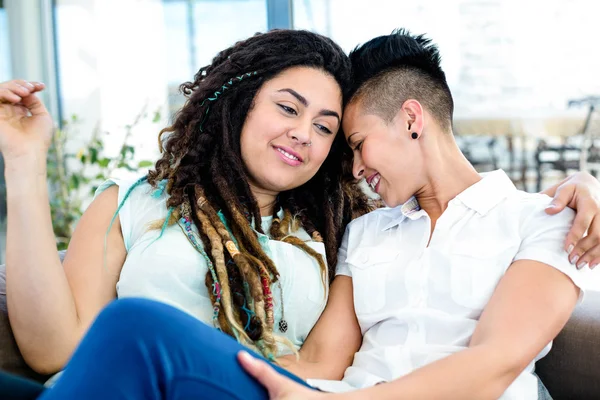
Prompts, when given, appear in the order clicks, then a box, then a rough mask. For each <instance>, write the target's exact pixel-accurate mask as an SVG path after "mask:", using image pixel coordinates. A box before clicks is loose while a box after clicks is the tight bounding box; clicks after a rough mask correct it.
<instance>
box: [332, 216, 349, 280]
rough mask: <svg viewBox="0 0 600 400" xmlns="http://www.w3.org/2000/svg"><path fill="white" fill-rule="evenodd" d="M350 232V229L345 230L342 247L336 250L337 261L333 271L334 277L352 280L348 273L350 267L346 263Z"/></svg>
mask: <svg viewBox="0 0 600 400" xmlns="http://www.w3.org/2000/svg"><path fill="white" fill-rule="evenodd" d="M349 231H350V227H349V226H348V227H347V228H346V232H345V233H344V238H343V239H342V245H341V246H340V249H339V250H338V259H337V266H336V269H335V275H336V276H337V275H345V276H349V277H350V278H352V272H350V267H349V266H348V262H347V261H346V259H347V258H348V234H349Z"/></svg>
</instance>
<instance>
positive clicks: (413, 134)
mask: <svg viewBox="0 0 600 400" xmlns="http://www.w3.org/2000/svg"><path fill="white" fill-rule="evenodd" d="M410 137H411V138H413V139H418V138H419V134H418V133H417V132H413V133H412V134H411V135H410Z"/></svg>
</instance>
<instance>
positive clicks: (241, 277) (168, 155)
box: [147, 30, 374, 359]
mask: <svg viewBox="0 0 600 400" xmlns="http://www.w3.org/2000/svg"><path fill="white" fill-rule="evenodd" d="M292 67H309V68H314V69H316V70H319V71H322V72H325V73H326V74H328V75H330V76H332V77H333V78H334V79H335V80H336V82H337V83H338V85H339V86H340V90H341V91H342V96H343V98H344V100H345V99H346V98H347V92H346V90H347V89H348V88H349V87H350V78H351V70H350V61H349V58H348V56H347V55H346V54H345V53H344V52H343V50H342V49H341V48H340V47H339V46H338V45H337V44H335V43H334V42H333V41H332V40H330V39H329V38H326V37H324V36H321V35H318V34H315V33H311V32H308V31H294V30H273V31H270V32H268V33H264V34H257V35H255V36H253V37H251V38H249V39H247V40H243V41H240V42H237V43H235V44H234V45H233V46H232V47H230V48H228V49H226V50H224V51H222V52H220V53H219V54H217V56H216V57H215V58H214V59H213V60H212V62H211V63H210V65H207V66H205V67H203V68H201V69H200V70H199V71H198V73H197V74H196V75H195V77H194V80H193V81H192V82H186V83H184V84H182V85H181V87H180V89H181V91H182V92H183V94H184V95H185V96H186V97H187V100H186V103H185V105H184V106H183V108H182V109H181V110H180V111H179V112H178V113H177V114H176V116H175V119H174V123H173V125H172V126H170V127H167V128H165V129H163V130H162V131H161V134H160V136H159V146H160V148H161V152H162V156H161V158H160V159H159V160H158V161H157V163H156V165H155V167H154V169H153V170H151V171H150V172H149V174H148V176H147V181H148V183H149V184H150V185H151V186H153V187H154V188H159V189H160V188H161V187H162V188H164V190H166V192H167V194H168V195H169V197H168V200H167V204H166V206H167V208H168V209H169V213H168V217H167V218H166V220H165V221H163V222H162V223H160V222H159V223H158V224H157V225H156V226H155V227H158V228H159V229H160V227H161V226H162V229H163V230H164V229H165V227H167V226H169V225H173V224H176V223H178V222H179V221H182V218H183V220H184V221H187V222H186V224H187V225H185V226H186V229H187V231H186V232H187V233H188V237H189V236H190V235H191V233H190V232H191V229H189V228H190V226H195V227H196V228H197V231H198V236H199V238H200V239H201V246H202V248H203V250H204V252H205V257H206V260H207V264H208V266H209V271H208V273H207V275H206V288H207V289H208V292H209V294H210V296H211V298H212V301H213V304H214V305H215V317H214V319H215V322H216V325H217V327H218V328H220V329H221V330H222V331H224V332H226V333H228V334H230V335H232V336H233V337H235V338H236V339H237V340H238V341H240V342H241V343H242V344H245V345H248V346H250V347H253V348H255V349H257V350H259V351H260V352H261V353H262V354H263V355H265V356H266V357H268V358H270V359H273V355H274V354H276V351H277V342H282V341H284V340H283V339H282V338H281V337H277V335H276V334H275V333H274V330H273V320H274V316H273V297H272V293H271V291H270V286H271V284H272V283H274V282H276V281H277V280H278V278H279V272H278V270H277V266H276V265H275V264H274V263H273V261H272V260H271V259H270V258H269V257H268V255H267V254H266V253H265V251H264V250H263V248H262V247H261V245H260V243H259V240H258V237H257V235H256V233H255V231H254V230H256V231H257V232H261V233H264V232H262V228H261V214H260V210H259V207H258V204H257V202H256V199H255V198H254V196H253V194H252V192H251V190H250V186H249V183H248V175H247V172H246V168H245V166H244V163H243V162H242V157H241V149H240V136H241V132H242V127H243V125H244V122H245V121H246V117H247V116H248V113H249V112H250V111H251V110H252V105H253V101H254V98H255V96H256V94H257V92H258V91H259V90H260V88H261V87H262V86H263V85H264V84H265V83H266V82H267V81H269V80H270V79H273V78H274V77H276V76H277V75H279V74H280V73H282V72H283V71H285V70H286V69H288V68H292ZM346 147H347V145H346V144H345V141H344V136H343V135H342V134H339V133H338V135H337V136H336V138H335V140H334V143H333V145H332V148H331V151H330V153H329V155H328V156H327V158H326V160H325V162H324V163H323V165H322V167H321V168H320V169H319V171H318V172H317V174H316V175H315V176H314V177H313V178H312V179H310V180H309V181H308V182H307V183H305V184H304V185H302V186H300V187H298V188H295V189H292V190H289V191H286V192H282V193H280V195H279V197H278V200H277V204H276V206H275V215H274V218H273V223H272V225H271V228H270V232H268V233H269V235H270V236H271V238H272V239H274V240H281V241H284V242H287V243H290V244H292V245H294V246H296V247H298V248H300V249H302V250H303V251H304V252H306V254H308V255H310V256H311V257H314V259H316V261H317V262H318V265H319V266H320V268H321V274H322V278H323V284H324V285H328V284H329V281H330V280H332V279H333V277H334V276H335V267H336V263H337V253H338V247H339V246H340V243H341V240H342V236H343V234H344V229H345V227H346V225H347V224H348V222H349V221H350V220H351V219H353V218H354V217H357V216H359V215H362V214H364V213H366V212H368V211H370V210H371V209H372V208H373V207H374V205H372V204H371V202H370V201H369V200H368V198H367V197H366V196H365V195H364V193H362V192H361V190H360V189H359V188H358V186H357V185H356V183H355V182H353V181H352V180H348V179H346V178H345V176H344V170H343V169H344V165H345V164H344V163H343V161H344V160H345V157H347V154H348V151H347V149H346ZM346 161H347V160H346ZM157 190H158V189H157ZM279 209H283V218H278V216H277V211H278V210H279ZM252 224H254V230H253V229H252ZM299 227H302V228H304V229H305V230H306V232H307V233H308V234H309V235H310V236H311V237H312V238H313V240H316V241H322V242H323V243H324V245H325V250H326V255H327V257H326V260H323V257H322V256H321V255H320V254H319V253H318V252H316V251H314V250H313V249H312V248H311V247H309V246H308V245H307V244H306V243H305V242H304V241H303V240H300V239H299V238H298V237H295V236H294V231H295V230H296V229H297V228H299ZM161 234H162V233H161ZM198 290H202V289H201V288H198ZM277 300H279V299H275V301H277ZM300 317H301V316H300Z"/></svg>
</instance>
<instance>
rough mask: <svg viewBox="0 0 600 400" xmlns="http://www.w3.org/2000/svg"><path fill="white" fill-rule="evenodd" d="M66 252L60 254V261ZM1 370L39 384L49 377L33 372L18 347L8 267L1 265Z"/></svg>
mask: <svg viewBox="0 0 600 400" xmlns="http://www.w3.org/2000/svg"><path fill="white" fill-rule="evenodd" d="M64 254H65V252H64V251H61V252H59V256H60V260H61V262H62V260H63V258H64ZM0 370H2V371H6V372H10V373H13V374H16V375H20V376H23V377H27V378H30V379H33V380H36V381H38V382H45V381H46V380H47V379H48V378H49V376H46V375H41V374H38V373H37V372H35V371H34V370H32V369H31V368H30V367H29V366H28V365H27V363H26V362H25V360H24V359H23V356H21V352H20V351H19V348H18V347H17V343H16V341H15V337H14V335H13V332H12V329H11V327H10V322H9V319H8V311H7V306H6V266H5V265H0Z"/></svg>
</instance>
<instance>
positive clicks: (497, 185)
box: [456, 169, 517, 215]
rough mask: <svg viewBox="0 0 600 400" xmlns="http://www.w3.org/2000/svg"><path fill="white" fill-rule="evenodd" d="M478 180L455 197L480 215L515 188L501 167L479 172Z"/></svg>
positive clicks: (484, 213)
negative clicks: (479, 178) (480, 177)
mask: <svg viewBox="0 0 600 400" xmlns="http://www.w3.org/2000/svg"><path fill="white" fill-rule="evenodd" d="M481 176H482V178H483V179H481V180H480V181H479V182H477V183H475V184H474V185H471V186H469V187H468V188H467V189H466V190H465V191H463V192H462V193H460V194H459V195H458V196H456V198H457V199H458V200H459V201H460V202H461V203H463V204H464V205H465V206H466V207H468V208H470V209H472V210H474V211H475V212H477V213H478V214H480V215H486V214H487V213H488V212H489V211H490V210H491V209H492V208H494V207H496V206H497V205H498V204H499V203H500V202H501V201H502V200H504V199H505V198H506V197H508V195H509V194H511V193H512V192H514V191H516V190H517V188H516V187H515V185H514V184H513V183H512V181H511V180H510V178H509V177H508V175H506V173H505V172H504V171H502V170H501V169H499V170H496V171H492V172H487V173H484V174H481Z"/></svg>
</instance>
